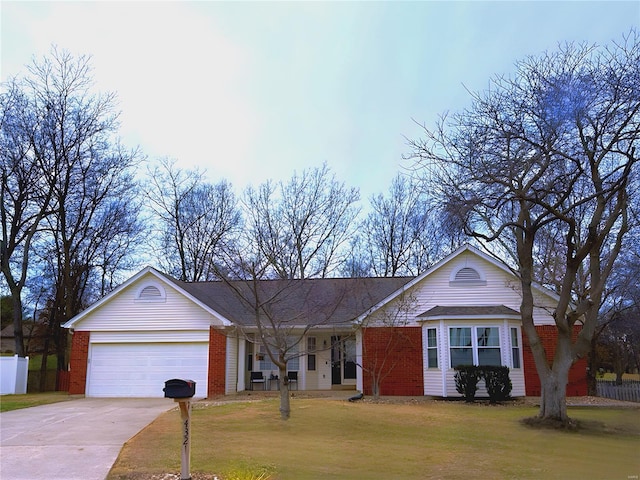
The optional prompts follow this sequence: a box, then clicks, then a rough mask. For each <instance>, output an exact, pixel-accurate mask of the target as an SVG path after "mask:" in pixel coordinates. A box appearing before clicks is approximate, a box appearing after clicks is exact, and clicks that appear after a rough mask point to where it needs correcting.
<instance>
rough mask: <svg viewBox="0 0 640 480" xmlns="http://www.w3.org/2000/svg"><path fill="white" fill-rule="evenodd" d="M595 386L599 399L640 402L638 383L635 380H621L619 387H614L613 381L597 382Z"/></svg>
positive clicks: (639, 385)
mask: <svg viewBox="0 0 640 480" xmlns="http://www.w3.org/2000/svg"><path fill="white" fill-rule="evenodd" d="M596 385H597V387H596V389H597V392H598V396H599V397H604V398H612V399H614V400H624V401H626V402H640V382H639V381H637V380H623V381H622V384H621V385H616V382H615V380H597V381H596Z"/></svg>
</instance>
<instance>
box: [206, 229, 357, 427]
mask: <svg viewBox="0 0 640 480" xmlns="http://www.w3.org/2000/svg"><path fill="white" fill-rule="evenodd" d="M248 240H250V239H248ZM251 245H254V246H253V247H252V246H251ZM227 253H230V255H228V256H227V257H226V258H227V263H226V264H225V266H224V269H222V270H220V272H219V277H220V278H222V281H224V282H225V284H226V285H227V286H228V287H229V288H230V290H231V291H232V292H233V295H235V298H236V299H237V300H239V302H240V303H241V304H242V305H244V308H245V309H246V310H247V311H248V312H250V315H251V317H252V322H251V325H250V326H249V327H248V328H246V327H239V329H238V330H237V333H238V334H239V335H241V337H242V338H244V339H245V340H247V341H249V342H251V343H253V344H254V345H255V346H256V348H261V349H262V351H263V352H264V354H266V356H267V357H268V358H269V359H270V360H271V362H272V363H273V365H275V367H276V368H277V370H278V377H279V380H280V382H279V385H280V407H279V408H280V417H281V418H282V420H288V419H289V417H290V415H291V402H290V392H289V378H288V368H289V367H288V366H289V362H291V361H292V360H294V359H296V358H301V357H302V356H304V355H305V354H306V352H305V350H304V348H302V345H301V342H302V341H303V340H304V339H305V338H306V335H307V333H308V332H309V331H310V330H312V329H315V328H318V327H330V326H332V325H334V324H338V323H339V322H340V321H344V317H343V316H339V315H337V312H338V311H339V310H340V311H341V312H342V313H344V308H345V306H344V301H345V298H346V297H345V294H346V288H345V286H344V281H342V282H341V281H339V280H336V281H335V282H333V281H332V279H325V281H324V282H323V283H318V281H319V279H291V278H283V279H278V278H272V277H270V275H271V271H272V270H271V269H272V262H271V260H270V259H266V258H265V257H264V255H263V253H262V250H261V248H260V247H259V246H257V245H256V244H252V243H251V241H248V242H245V243H243V246H242V247H240V248H238V249H237V250H235V251H233V252H227ZM342 326H344V325H342Z"/></svg>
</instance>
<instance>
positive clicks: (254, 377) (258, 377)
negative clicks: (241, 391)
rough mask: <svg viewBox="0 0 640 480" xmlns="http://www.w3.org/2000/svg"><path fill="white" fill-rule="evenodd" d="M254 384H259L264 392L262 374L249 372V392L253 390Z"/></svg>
mask: <svg viewBox="0 0 640 480" xmlns="http://www.w3.org/2000/svg"><path fill="white" fill-rule="evenodd" d="M254 383H261V384H262V389H263V390H265V388H266V387H265V384H266V382H265V378H264V375H263V374H262V372H251V390H253V384H254Z"/></svg>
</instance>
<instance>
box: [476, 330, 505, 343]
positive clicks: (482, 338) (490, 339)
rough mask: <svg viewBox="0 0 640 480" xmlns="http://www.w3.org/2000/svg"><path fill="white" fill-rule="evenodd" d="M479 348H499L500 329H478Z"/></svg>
mask: <svg viewBox="0 0 640 480" xmlns="http://www.w3.org/2000/svg"><path fill="white" fill-rule="evenodd" d="M478 346H479V347H499V346H500V329H499V328H498V327H488V328H478Z"/></svg>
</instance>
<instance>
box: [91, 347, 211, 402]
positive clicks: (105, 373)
mask: <svg viewBox="0 0 640 480" xmlns="http://www.w3.org/2000/svg"><path fill="white" fill-rule="evenodd" d="M207 365H208V343H207V342H175V343H174V342H167V343H94V342H92V343H91V344H90V347H89V363H88V368H87V386H86V395H87V396H89V397H162V396H164V392H163V391H162V389H163V387H164V382H165V381H166V380H169V379H171V378H184V379H190V380H195V381H196V396H197V397H206V396H207Z"/></svg>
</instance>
